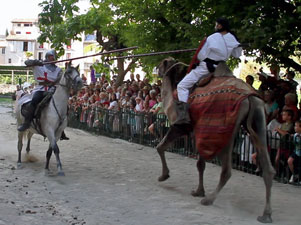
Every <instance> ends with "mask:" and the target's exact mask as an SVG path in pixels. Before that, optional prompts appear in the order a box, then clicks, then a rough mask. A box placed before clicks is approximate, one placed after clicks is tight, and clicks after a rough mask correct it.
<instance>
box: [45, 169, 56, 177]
mask: <svg viewBox="0 0 301 225" xmlns="http://www.w3.org/2000/svg"><path fill="white" fill-rule="evenodd" d="M44 174H45V176H46V177H53V176H54V174H53V172H51V171H50V170H47V169H45V171H44Z"/></svg>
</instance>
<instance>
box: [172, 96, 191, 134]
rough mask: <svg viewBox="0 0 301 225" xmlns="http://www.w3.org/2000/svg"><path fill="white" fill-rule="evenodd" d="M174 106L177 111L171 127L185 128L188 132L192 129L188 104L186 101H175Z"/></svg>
mask: <svg viewBox="0 0 301 225" xmlns="http://www.w3.org/2000/svg"><path fill="white" fill-rule="evenodd" d="M175 108H176V111H177V115H178V117H177V119H176V121H175V122H174V123H173V124H172V125H171V127H173V126H174V127H177V128H180V129H184V130H186V131H187V132H188V133H189V132H191V131H192V125H191V120H190V115H189V111H188V110H189V104H188V103H186V102H181V101H175Z"/></svg>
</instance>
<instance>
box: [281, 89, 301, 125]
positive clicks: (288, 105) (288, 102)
mask: <svg viewBox="0 0 301 225" xmlns="http://www.w3.org/2000/svg"><path fill="white" fill-rule="evenodd" d="M283 110H292V111H293V113H294V114H293V122H295V121H296V120H297V119H298V116H299V115H298V108H297V96H296V95H295V94H293V93H287V94H286V95H285V96H284V107H283Z"/></svg>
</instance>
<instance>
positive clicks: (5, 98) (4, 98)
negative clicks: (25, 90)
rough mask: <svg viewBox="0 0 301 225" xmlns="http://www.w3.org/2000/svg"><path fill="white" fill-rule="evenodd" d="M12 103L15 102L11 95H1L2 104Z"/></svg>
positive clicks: (0, 102)
mask: <svg viewBox="0 0 301 225" xmlns="http://www.w3.org/2000/svg"><path fill="white" fill-rule="evenodd" d="M11 103H13V100H12V99H11V96H0V104H11Z"/></svg>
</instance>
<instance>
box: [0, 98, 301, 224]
mask: <svg viewBox="0 0 301 225" xmlns="http://www.w3.org/2000/svg"><path fill="white" fill-rule="evenodd" d="M11 111H12V109H11V108H9V107H7V105H3V104H2V105H1V106H0V225H14V224H16V225H19V224H20V225H21V224H22V225H23V224H30V225H41V224H45V225H50V224H51V225H52V224H53V225H66V224H88V225H121V224H122V225H123V224H125V225H166V224H172V225H195V224H200V225H226V224H231V225H253V224H260V223H259V222H257V220H256V218H257V216H258V215H261V214H262V211H263V207H264V200H265V189H264V183H263V180H262V178H261V177H258V176H254V175H249V174H246V173H242V172H239V171H235V170H233V173H232V177H231V179H230V181H229V182H228V184H227V185H226V187H225V188H224V189H223V190H222V192H221V193H220V195H219V197H218V199H217V200H216V202H215V203H214V204H213V205H212V206H203V205H201V204H200V198H195V197H192V196H191V195H190V192H191V190H193V189H194V188H196V186H197V182H198V181H197V170H196V167H195V163H196V160H194V159H191V158H187V157H183V156H180V155H177V154H173V153H167V154H166V155H167V160H168V163H169V167H170V171H171V177H170V179H169V180H167V181H165V182H163V183H159V182H158V181H157V177H158V176H159V175H160V172H161V162H160V159H159V156H158V155H157V152H156V150H155V149H154V148H149V147H144V146H141V145H137V144H133V143H129V142H126V141H123V140H120V139H111V138H107V137H102V136H93V135H91V134H89V133H86V132H83V131H81V130H76V129H70V128H68V129H66V133H67V136H69V137H70V140H69V141H60V142H59V143H58V145H59V147H60V150H61V160H62V163H63V168H64V171H65V174H66V176H65V177H57V176H53V177H47V176H45V175H44V165H45V154H46V150H47V148H48V142H47V141H44V139H43V138H42V137H41V136H37V135H34V136H33V139H32V148H31V149H32V151H31V152H32V153H31V154H32V155H33V156H35V157H36V158H37V161H36V162H28V161H27V162H26V161H25V157H24V155H25V153H23V159H24V161H25V162H24V163H23V168H22V169H16V161H17V132H16V124H15V119H14V118H13V117H12V115H11ZM23 151H24V152H25V149H23ZM50 167H51V168H52V169H53V170H56V163H55V157H52V160H51V166H50ZM219 172H220V167H218V166H216V165H212V164H207V167H206V171H205V188H206V191H207V192H208V191H212V190H213V189H214V188H215V187H216V184H217V181H218V178H219ZM272 207H273V220H274V224H279V225H297V224H300V223H301V222H300V221H301V213H300V208H301V188H300V187H296V186H292V185H288V184H280V183H277V182H274V185H273V193H272Z"/></svg>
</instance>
